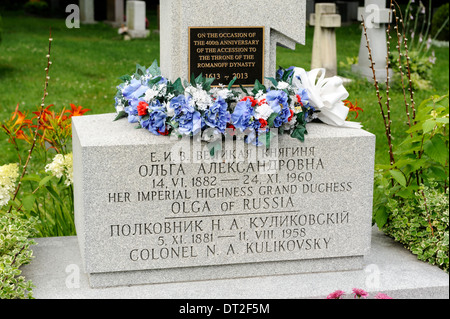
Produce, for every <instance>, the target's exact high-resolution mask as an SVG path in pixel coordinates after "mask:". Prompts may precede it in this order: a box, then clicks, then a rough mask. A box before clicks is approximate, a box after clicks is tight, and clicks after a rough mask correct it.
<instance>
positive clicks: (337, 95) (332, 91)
mask: <svg viewBox="0 0 450 319" xmlns="http://www.w3.org/2000/svg"><path fill="white" fill-rule="evenodd" d="M319 73H320V76H319ZM292 84H293V85H295V86H296V87H297V88H304V89H306V90H307V91H308V97H309V103H311V105H312V106H314V108H315V109H316V110H319V111H320V112H319V114H318V118H319V119H320V120H321V121H322V122H324V123H325V124H328V125H333V126H340V127H350V128H361V127H362V126H361V124H360V123H357V122H350V121H346V120H345V119H346V118H347V115H348V112H349V108H348V107H347V106H345V104H344V102H343V100H345V99H346V98H348V95H349V94H348V92H347V90H346V89H345V87H344V85H343V82H342V79H341V78H339V77H337V76H333V77H331V78H325V69H323V68H319V69H313V70H311V71H309V72H306V71H305V70H304V69H302V68H295V69H294V77H293V80H292Z"/></svg>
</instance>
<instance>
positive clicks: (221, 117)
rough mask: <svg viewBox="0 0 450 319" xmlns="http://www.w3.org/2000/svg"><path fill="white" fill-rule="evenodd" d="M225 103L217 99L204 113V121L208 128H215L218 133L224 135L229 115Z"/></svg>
mask: <svg viewBox="0 0 450 319" xmlns="http://www.w3.org/2000/svg"><path fill="white" fill-rule="evenodd" d="M227 109H228V105H227V103H226V102H225V101H224V100H223V99H222V98H221V97H219V98H218V99H217V100H216V101H215V102H214V104H213V105H211V107H210V108H209V109H207V110H206V111H205V114H204V117H203V119H204V121H205V124H206V125H208V126H209V127H213V128H217V130H218V131H219V132H220V133H224V132H225V129H226V127H227V123H228V122H229V121H230V118H231V115H230V112H228V110H227Z"/></svg>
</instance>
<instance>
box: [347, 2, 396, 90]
mask: <svg viewBox="0 0 450 319" xmlns="http://www.w3.org/2000/svg"><path fill="white" fill-rule="evenodd" d="M364 5H365V6H364V7H360V8H359V9H358V20H359V21H362V17H364V20H365V24H366V29H367V37H368V39H369V42H370V49H371V50H372V59H373V62H374V63H375V66H374V67H375V75H376V77H377V80H378V81H381V82H384V81H386V78H387V71H386V65H387V62H386V55H387V43H386V24H387V23H390V22H391V20H392V17H391V14H390V12H391V10H390V9H386V0H365V2H364ZM352 70H353V72H355V73H358V74H361V75H362V76H364V77H366V78H367V79H368V80H373V71H372V69H371V68H370V61H369V51H368V49H367V41H366V37H365V36H364V30H363V33H362V36H361V44H360V47H359V58H358V64H354V65H353V66H352ZM391 72H392V70H389V73H391Z"/></svg>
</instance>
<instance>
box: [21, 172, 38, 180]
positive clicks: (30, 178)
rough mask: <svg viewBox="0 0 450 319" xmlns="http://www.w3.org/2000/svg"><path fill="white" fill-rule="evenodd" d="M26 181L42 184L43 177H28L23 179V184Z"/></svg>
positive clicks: (33, 175)
mask: <svg viewBox="0 0 450 319" xmlns="http://www.w3.org/2000/svg"><path fill="white" fill-rule="evenodd" d="M25 181H32V182H40V181H41V177H40V176H39V175H36V174H30V175H27V176H25V177H24V178H22V182H25Z"/></svg>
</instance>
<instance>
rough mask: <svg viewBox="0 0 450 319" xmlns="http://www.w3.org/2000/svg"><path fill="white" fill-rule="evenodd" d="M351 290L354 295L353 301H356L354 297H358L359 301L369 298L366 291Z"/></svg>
mask: <svg viewBox="0 0 450 319" xmlns="http://www.w3.org/2000/svg"><path fill="white" fill-rule="evenodd" d="M352 290H353V293H354V294H355V299H356V297H358V299H360V298H364V299H365V298H367V297H368V296H369V294H368V293H367V292H366V291H364V290H362V289H359V288H353V289H352Z"/></svg>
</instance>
